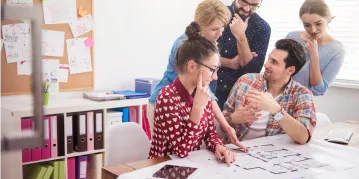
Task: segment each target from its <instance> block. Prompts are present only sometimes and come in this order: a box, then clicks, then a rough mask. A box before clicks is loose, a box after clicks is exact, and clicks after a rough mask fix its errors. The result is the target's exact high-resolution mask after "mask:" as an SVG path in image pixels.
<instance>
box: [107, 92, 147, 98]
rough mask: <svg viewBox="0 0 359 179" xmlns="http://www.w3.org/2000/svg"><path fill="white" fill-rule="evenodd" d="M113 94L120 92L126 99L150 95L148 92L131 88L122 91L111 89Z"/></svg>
mask: <svg viewBox="0 0 359 179" xmlns="http://www.w3.org/2000/svg"><path fill="white" fill-rule="evenodd" d="M112 93H114V94H121V95H124V96H125V97H126V99H136V98H147V97H150V94H148V93H141V92H135V91H132V90H123V91H112Z"/></svg>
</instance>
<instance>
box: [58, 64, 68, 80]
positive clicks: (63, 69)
mask: <svg viewBox="0 0 359 179" xmlns="http://www.w3.org/2000/svg"><path fill="white" fill-rule="evenodd" d="M59 68H60V69H59V76H58V77H59V82H65V83H67V80H68V78H69V65H68V64H60V66H59Z"/></svg>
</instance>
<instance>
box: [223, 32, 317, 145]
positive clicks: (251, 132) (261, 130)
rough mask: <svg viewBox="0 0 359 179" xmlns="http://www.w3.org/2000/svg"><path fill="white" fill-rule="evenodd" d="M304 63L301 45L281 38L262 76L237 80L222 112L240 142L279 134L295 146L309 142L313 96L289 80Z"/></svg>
mask: <svg viewBox="0 0 359 179" xmlns="http://www.w3.org/2000/svg"><path fill="white" fill-rule="evenodd" d="M305 62H306V58H305V52H304V49H303V47H302V46H301V44H299V43H298V42H296V41H294V40H291V39H282V40H279V41H277V43H276V44H275V49H274V50H273V51H272V52H271V53H270V55H269V59H268V61H267V62H266V63H265V64H264V67H265V72H264V74H259V73H258V74H253V73H252V74H246V75H243V76H242V77H240V78H239V79H238V80H237V82H236V83H235V85H234V86H233V88H232V90H231V92H230V94H229V96H228V99H227V101H226V103H225V104H224V110H223V113H224V116H225V117H226V119H227V121H228V123H229V124H230V125H231V126H232V127H233V128H234V129H235V130H236V133H237V137H238V138H239V139H240V140H249V139H253V138H258V137H264V136H271V135H276V134H282V133H286V134H287V135H289V137H291V138H292V139H293V141H295V142H296V143H299V144H305V143H307V142H308V141H309V140H310V138H311V136H312V133H313V130H314V127H315V125H316V114H315V106H314V101H313V94H312V92H311V91H310V90H309V89H307V88H306V87H304V86H302V85H300V84H299V83H297V82H295V81H294V80H292V78H291V77H292V76H294V75H295V74H296V73H297V72H298V71H300V69H301V68H302V66H303V65H304V64H305ZM226 138H227V137H226ZM225 141H228V139H225Z"/></svg>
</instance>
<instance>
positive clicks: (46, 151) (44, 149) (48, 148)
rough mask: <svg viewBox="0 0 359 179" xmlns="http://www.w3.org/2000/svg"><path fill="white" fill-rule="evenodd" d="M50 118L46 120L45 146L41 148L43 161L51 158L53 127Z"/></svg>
mask: <svg viewBox="0 0 359 179" xmlns="http://www.w3.org/2000/svg"><path fill="white" fill-rule="evenodd" d="M50 120H51V119H50V117H45V119H44V140H45V145H44V146H43V147H42V148H41V159H47V158H50V157H51V139H50V136H51V126H50Z"/></svg>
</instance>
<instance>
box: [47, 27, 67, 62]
mask: <svg viewBox="0 0 359 179" xmlns="http://www.w3.org/2000/svg"><path fill="white" fill-rule="evenodd" d="M64 38H65V32H63V31H53V30H43V31H42V55H44V56H55V57H63V56H64V43H65V39H64Z"/></svg>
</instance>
